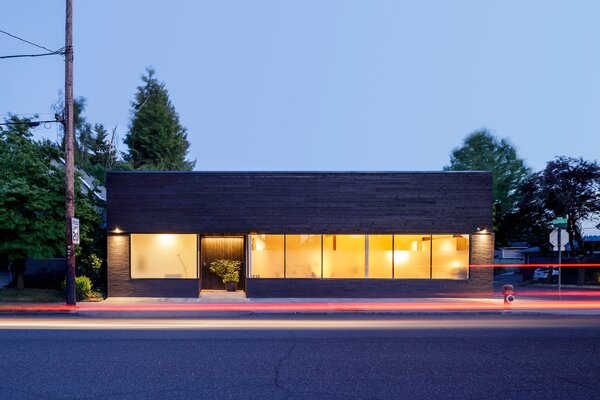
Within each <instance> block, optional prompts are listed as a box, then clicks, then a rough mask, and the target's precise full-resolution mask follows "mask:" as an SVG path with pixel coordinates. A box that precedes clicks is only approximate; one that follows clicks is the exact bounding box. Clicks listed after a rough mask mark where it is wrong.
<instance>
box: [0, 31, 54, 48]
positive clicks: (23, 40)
mask: <svg viewBox="0 0 600 400" xmlns="http://www.w3.org/2000/svg"><path fill="white" fill-rule="evenodd" d="M0 33H4V34H5V35H8V36H10V37H12V38H15V39H17V40H20V41H22V42H25V43H28V44H30V45H32V46H35V47H39V48H40V49H42V50H46V51H49V52H50V53H56V51H54V50H50V49H49V48H47V47H44V46H41V45H39V44H35V43H33V42H30V41H29V40H26V39H23V38H20V37H18V36H15V35H13V34H12V33H8V32H6V31H3V30H2V29H0Z"/></svg>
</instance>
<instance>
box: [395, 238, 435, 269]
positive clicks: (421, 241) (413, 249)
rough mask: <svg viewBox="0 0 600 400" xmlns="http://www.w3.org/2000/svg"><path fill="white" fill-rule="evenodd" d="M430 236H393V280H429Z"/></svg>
mask: <svg viewBox="0 0 600 400" xmlns="http://www.w3.org/2000/svg"><path fill="white" fill-rule="evenodd" d="M430 246H431V236H429V235H394V278H397V279H402V278H404V279H429V278H430V266H431V263H430V254H431V247H430Z"/></svg>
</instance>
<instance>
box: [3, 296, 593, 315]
mask: <svg viewBox="0 0 600 400" xmlns="http://www.w3.org/2000/svg"><path fill="white" fill-rule="evenodd" d="M2 313H4V314H6V313H31V314H34V315H35V314H39V313H42V314H46V313H50V314H55V313H59V314H72V315H80V316H90V317H94V316H104V317H136V318H153V317H162V318H164V317H179V318H181V317H203V316H215V315H219V316H236V315H237V316H239V315H247V316H250V315H266V314H292V315H294V314H328V313H329V314H330V313H342V314H344V313H346V314H347V313H358V314H404V315H407V314H408V315H413V314H465V313H468V314H481V313H510V314H526V315H532V314H554V315H594V316H600V298H596V297H595V298H590V299H586V300H569V299H563V300H560V301H559V300H553V299H552V300H549V299H535V298H528V299H522V298H521V299H519V298H517V300H516V301H515V302H514V303H512V304H511V305H510V306H509V307H504V305H503V299H502V297H493V298H403V299H339V298H335V299H332V298H267V299H248V298H246V297H245V296H244V295H243V293H234V294H231V293H228V294H224V292H220V293H215V294H208V295H207V294H204V293H203V296H202V297H200V298H193V299H189V298H179V299H178V298H114V297H113V298H109V299H107V300H105V301H101V302H96V303H86V302H80V303H78V304H77V306H66V305H63V304H7V303H4V304H0V315H1V314H2Z"/></svg>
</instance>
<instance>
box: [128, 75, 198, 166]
mask: <svg viewBox="0 0 600 400" xmlns="http://www.w3.org/2000/svg"><path fill="white" fill-rule="evenodd" d="M142 81H143V85H142V86H139V87H138V88H137V93H136V95H135V101H133V103H132V106H133V110H132V118H131V124H130V127H129V132H128V134H127V136H126V137H125V144H127V146H128V147H129V153H128V154H127V155H126V157H125V158H126V160H128V161H130V162H131V164H132V165H133V168H134V169H146V170H182V171H188V170H191V169H193V168H194V165H195V163H196V162H195V161H189V160H186V156H187V153H188V150H189V147H190V143H189V142H188V140H187V133H186V129H185V128H184V127H183V126H182V125H181V124H180V123H179V115H178V114H177V112H176V111H175V107H174V106H173V104H172V103H171V100H170V99H169V93H168V92H167V90H166V88H165V85H164V83H162V82H159V81H158V80H157V79H156V77H155V71H154V70H153V69H152V68H148V69H147V70H146V75H142Z"/></svg>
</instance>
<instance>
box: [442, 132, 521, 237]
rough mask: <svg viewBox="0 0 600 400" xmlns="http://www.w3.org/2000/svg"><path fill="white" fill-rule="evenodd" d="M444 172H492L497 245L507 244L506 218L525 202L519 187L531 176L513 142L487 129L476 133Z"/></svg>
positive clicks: (455, 153)
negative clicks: (498, 136) (519, 202)
mask: <svg viewBox="0 0 600 400" xmlns="http://www.w3.org/2000/svg"><path fill="white" fill-rule="evenodd" d="M444 170H446V171H491V172H492V176H493V193H494V205H493V221H494V231H495V232H496V243H497V244H499V245H501V244H505V243H507V242H508V241H509V238H508V237H506V235H505V234H504V232H505V230H504V223H505V221H504V219H505V217H506V216H507V214H508V213H509V212H511V211H512V210H513V208H514V207H515V205H516V204H517V202H518V201H519V200H520V199H521V193H520V192H519V190H518V188H519V187H520V185H521V184H522V183H523V182H524V181H525V180H526V179H527V177H528V176H529V175H530V174H531V170H530V169H529V168H528V167H527V166H526V165H525V162H524V161H523V160H522V159H521V158H519V157H518V155H517V151H516V149H515V148H514V147H513V146H512V145H511V144H510V142H509V141H508V140H506V139H498V138H497V137H495V136H494V135H492V134H491V133H490V132H489V131H488V130H486V129H484V130H480V131H475V132H473V133H471V134H470V135H468V136H467V137H466V138H465V140H464V142H463V144H462V146H461V147H458V148H456V149H454V150H453V151H452V154H451V155H450V164H449V165H447V166H445V167H444Z"/></svg>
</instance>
